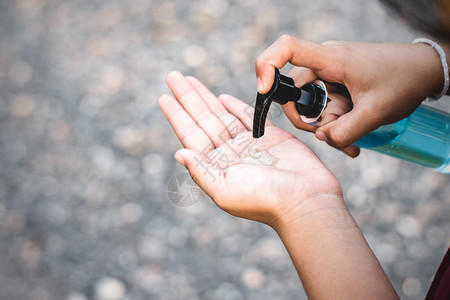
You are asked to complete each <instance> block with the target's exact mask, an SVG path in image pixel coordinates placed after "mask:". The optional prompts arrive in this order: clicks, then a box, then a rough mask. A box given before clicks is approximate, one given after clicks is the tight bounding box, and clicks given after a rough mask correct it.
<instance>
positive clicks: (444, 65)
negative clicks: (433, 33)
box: [413, 38, 450, 100]
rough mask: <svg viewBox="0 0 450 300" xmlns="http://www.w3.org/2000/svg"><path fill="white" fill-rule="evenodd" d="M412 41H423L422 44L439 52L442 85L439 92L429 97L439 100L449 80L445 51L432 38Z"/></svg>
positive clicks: (445, 92)
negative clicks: (442, 78) (442, 75)
mask: <svg viewBox="0 0 450 300" xmlns="http://www.w3.org/2000/svg"><path fill="white" fill-rule="evenodd" d="M413 43H424V44H428V45H430V46H431V47H432V48H433V49H434V50H436V52H437V53H438V54H439V57H440V58H441V64H442V69H443V70H444V87H443V89H442V91H441V92H440V93H439V94H436V95H433V96H432V97H431V99H434V100H439V99H440V98H441V97H442V96H444V95H445V94H447V91H448V87H449V85H450V80H449V76H448V64H447V58H446V57H445V52H444V50H443V49H442V47H441V46H439V44H438V43H436V42H434V41H432V40H429V39H426V38H418V39H415V40H414V41H413Z"/></svg>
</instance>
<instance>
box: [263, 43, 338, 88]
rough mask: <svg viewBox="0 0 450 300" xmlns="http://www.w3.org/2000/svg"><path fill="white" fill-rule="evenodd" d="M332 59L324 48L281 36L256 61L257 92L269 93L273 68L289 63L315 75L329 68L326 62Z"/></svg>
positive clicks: (329, 52)
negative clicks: (308, 70)
mask: <svg viewBox="0 0 450 300" xmlns="http://www.w3.org/2000/svg"><path fill="white" fill-rule="evenodd" d="M333 57H334V55H333V52H332V51H328V48H327V47H325V46H322V45H319V44H316V43H313V42H308V41H304V40H299V39H296V38H294V37H291V36H289V35H283V36H281V37H280V38H279V39H278V40H277V41H275V43H273V44H272V45H271V46H270V47H269V48H267V49H266V50H265V51H264V52H263V53H262V54H261V55H260V56H259V57H258V58H257V59H256V62H255V70H256V76H257V78H258V81H257V82H258V92H260V93H261V94H265V93H267V92H268V91H269V89H270V87H271V86H272V84H273V81H274V76H275V73H274V68H281V67H283V66H284V65H285V64H286V63H288V62H290V63H291V64H293V65H295V66H300V67H305V68H308V69H312V70H313V71H316V73H317V71H318V70H321V69H323V68H324V67H326V66H330V65H331V64H329V63H328V62H330V61H332V59H333Z"/></svg>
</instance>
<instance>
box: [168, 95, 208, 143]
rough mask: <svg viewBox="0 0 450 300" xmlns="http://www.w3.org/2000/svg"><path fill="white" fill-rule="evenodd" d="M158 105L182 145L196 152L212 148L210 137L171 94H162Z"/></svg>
mask: <svg viewBox="0 0 450 300" xmlns="http://www.w3.org/2000/svg"><path fill="white" fill-rule="evenodd" d="M159 106H160V107H161V110H162V111H163V113H164V115H165V116H166V118H167V120H169V123H170V125H171V126H172V127H173V129H174V131H175V133H176V135H177V136H178V138H179V140H180V141H181V143H182V144H183V146H184V147H186V148H188V149H192V150H195V151H198V152H201V151H205V152H209V151H211V150H212V149H214V145H213V143H212V142H211V139H210V138H209V137H208V135H206V133H205V132H204V131H203V129H201V128H200V127H199V126H198V125H197V123H195V121H194V120H193V119H192V118H191V116H189V114H188V113H187V112H186V111H185V110H184V108H183V107H182V106H181V105H180V103H179V102H178V101H177V100H176V99H175V98H174V97H172V96H171V95H162V96H161V97H160V98H159Z"/></svg>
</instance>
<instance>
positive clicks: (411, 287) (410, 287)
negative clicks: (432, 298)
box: [402, 277, 422, 297]
mask: <svg viewBox="0 0 450 300" xmlns="http://www.w3.org/2000/svg"><path fill="white" fill-rule="evenodd" d="M402 290H403V293H405V295H406V296H408V297H416V296H418V295H419V294H420V292H421V290H422V284H421V283H420V281H419V280H418V279H417V278H415V277H408V278H406V279H405V281H404V282H403V284H402Z"/></svg>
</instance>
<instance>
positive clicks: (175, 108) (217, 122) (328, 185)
mask: <svg viewBox="0 0 450 300" xmlns="http://www.w3.org/2000/svg"><path fill="white" fill-rule="evenodd" d="M167 84H168V85H169V87H170V89H171V90H172V92H173V94H174V96H175V97H173V96H171V95H162V96H161V97H160V99H159V104H160V107H161V109H162V111H163V112H164V114H165V116H166V117H167V119H168V120H169V122H170V124H171V125H172V127H173V129H174V131H175V133H176V134H177V136H178V138H179V139H180V141H181V143H182V144H183V146H184V147H185V149H181V150H179V151H177V153H176V154H175V158H176V159H177V160H178V162H180V163H181V164H183V165H184V166H185V167H186V168H187V169H188V170H189V172H190V174H191V176H192V178H193V179H194V181H195V182H196V183H197V184H198V185H199V186H200V187H201V188H202V189H203V190H204V191H205V192H206V193H207V194H208V195H209V196H210V197H211V198H212V199H213V200H214V201H215V203H216V204H217V205H218V206H219V207H220V208H222V209H223V210H225V211H227V212H229V213H231V214H233V215H235V216H239V217H243V218H247V219H252V220H256V221H260V222H263V223H266V224H269V225H271V226H274V225H275V224H276V222H277V221H278V220H279V219H280V218H287V217H288V216H289V215H290V214H291V212H293V211H295V212H296V213H298V209H299V207H302V209H303V210H304V211H305V213H308V212H311V211H313V210H316V209H321V208H323V206H322V204H323V203H321V204H319V203H318V202H315V201H314V199H315V198H317V197H318V196H323V195H324V194H325V195H331V196H333V197H331V198H333V199H337V200H336V201H335V202H333V203H331V204H330V203H328V204H327V205H331V206H338V207H340V208H344V209H345V204H344V202H343V200H342V191H341V188H340V185H339V183H338V182H337V180H336V178H335V177H334V176H333V175H332V174H331V172H330V171H329V170H328V169H327V168H326V167H325V165H324V164H323V163H322V162H321V161H320V160H319V158H318V157H317V156H316V155H315V154H314V153H313V152H312V151H311V150H310V149H309V148H308V147H307V146H306V145H305V144H304V143H302V142H301V141H299V140H298V139H297V138H296V137H294V136H293V135H291V134H290V133H288V132H286V131H284V130H282V129H280V128H278V127H276V126H274V125H272V124H271V123H270V122H268V123H267V124H266V126H267V127H266V131H265V135H264V136H263V137H262V138H260V139H258V140H255V139H253V138H252V133H251V130H252V123H253V109H252V108H251V107H249V106H248V105H247V104H245V103H244V102H242V101H240V100H238V99H236V98H234V97H232V96H229V95H222V96H220V97H219V98H216V97H215V96H214V95H213V94H212V93H211V92H210V91H209V90H208V89H207V88H206V87H205V86H203V85H202V84H201V83H200V82H199V81H198V80H197V79H195V78H192V77H184V76H183V75H182V74H181V73H179V72H171V73H170V74H169V75H168V76H167ZM255 143H257V144H258V147H260V148H262V149H263V150H264V151H267V152H268V153H269V155H270V156H271V157H273V162H272V163H271V164H269V165H264V164H249V163H242V159H241V156H242V153H243V152H245V151H248V150H249V148H252V147H254V146H255ZM306 204H307V205H306Z"/></svg>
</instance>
